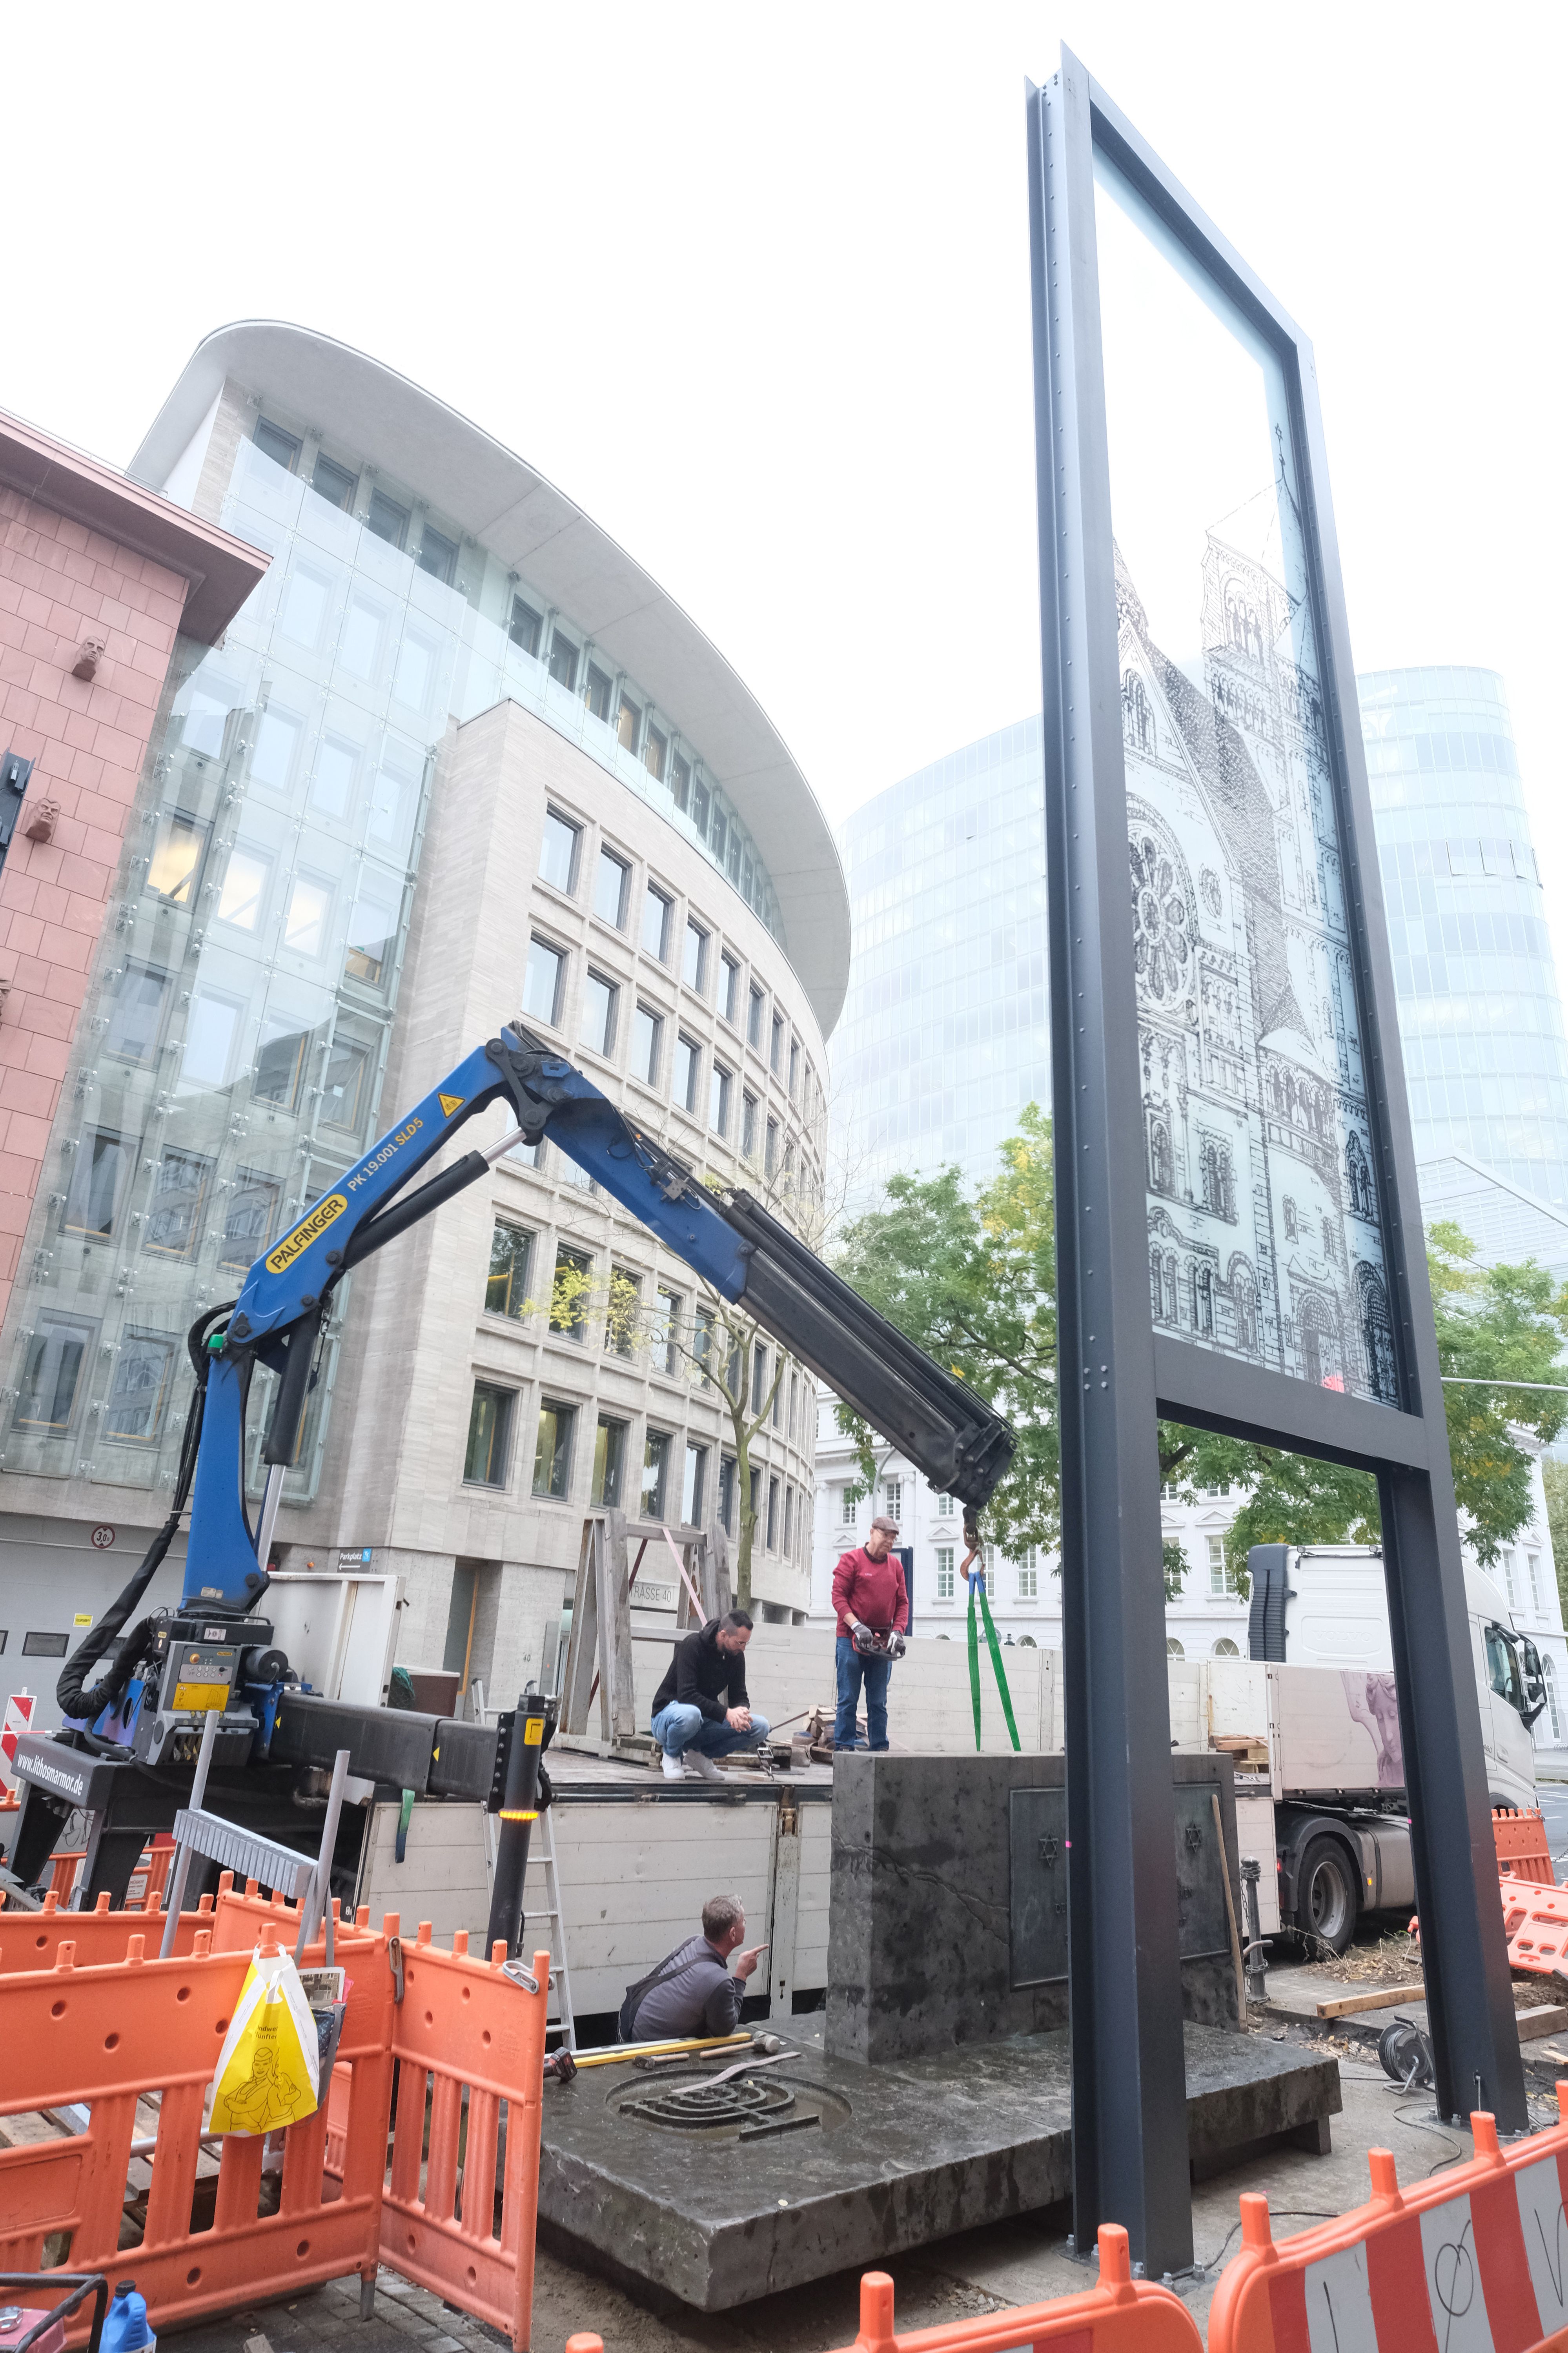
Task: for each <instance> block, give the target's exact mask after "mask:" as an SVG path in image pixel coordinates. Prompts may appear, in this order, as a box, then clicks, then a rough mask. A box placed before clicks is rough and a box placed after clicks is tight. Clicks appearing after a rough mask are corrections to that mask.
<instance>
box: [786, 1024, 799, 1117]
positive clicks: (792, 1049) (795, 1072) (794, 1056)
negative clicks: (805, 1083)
mask: <svg viewBox="0 0 1568 2353" xmlns="http://www.w3.org/2000/svg"><path fill="white" fill-rule="evenodd" d="M799 1079H800V1039H798V1038H792V1039H790V1041H789V1099H790V1101H791V1103H794V1101H795V1089H796V1086H797V1084H798V1082H799Z"/></svg>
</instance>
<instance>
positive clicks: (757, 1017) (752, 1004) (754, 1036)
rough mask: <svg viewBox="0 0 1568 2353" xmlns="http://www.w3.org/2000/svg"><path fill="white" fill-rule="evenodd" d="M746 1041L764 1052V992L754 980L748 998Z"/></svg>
mask: <svg viewBox="0 0 1568 2353" xmlns="http://www.w3.org/2000/svg"><path fill="white" fill-rule="evenodd" d="M746 1043H747V1045H748V1046H754V1047H755V1048H756V1049H757V1051H758V1052H759V1053H761V1052H762V1050H763V992H762V990H761V989H760V988H759V987H757V985H756V983H755V982H754V981H753V982H752V991H751V995H750V996H749V997H747V999H746Z"/></svg>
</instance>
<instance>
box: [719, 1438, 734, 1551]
mask: <svg viewBox="0 0 1568 2353" xmlns="http://www.w3.org/2000/svg"><path fill="white" fill-rule="evenodd" d="M735 1486H736V1480H735V1458H734V1456H733V1455H732V1454H721V1456H720V1457H719V1519H720V1523H721V1525H722V1527H723V1529H724V1531H725V1533H726V1535H734V1533H735Z"/></svg>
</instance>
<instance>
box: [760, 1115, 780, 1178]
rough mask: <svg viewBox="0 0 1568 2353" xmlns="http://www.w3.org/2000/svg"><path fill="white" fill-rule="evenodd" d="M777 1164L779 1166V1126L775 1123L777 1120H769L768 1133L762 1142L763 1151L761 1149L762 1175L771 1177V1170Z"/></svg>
mask: <svg viewBox="0 0 1568 2353" xmlns="http://www.w3.org/2000/svg"><path fill="white" fill-rule="evenodd" d="M778 1164H779V1124H778V1122H777V1120H776V1119H770V1120H769V1122H768V1132H767V1136H766V1138H765V1142H764V1149H763V1173H764V1174H765V1175H767V1176H772V1175H773V1170H774V1169H775V1168H776V1167H777V1166H778Z"/></svg>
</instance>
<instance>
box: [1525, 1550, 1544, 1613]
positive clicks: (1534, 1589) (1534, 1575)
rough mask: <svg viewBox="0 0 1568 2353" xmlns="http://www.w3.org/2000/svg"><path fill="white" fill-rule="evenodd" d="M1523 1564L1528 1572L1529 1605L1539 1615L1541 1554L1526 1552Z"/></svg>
mask: <svg viewBox="0 0 1568 2353" xmlns="http://www.w3.org/2000/svg"><path fill="white" fill-rule="evenodd" d="M1524 1565H1525V1567H1526V1568H1527V1569H1528V1570H1529V1572H1530V1606H1531V1609H1533V1610H1534V1611H1535V1613H1536V1615H1537V1617H1539V1616H1540V1614H1541V1555H1540V1554H1539V1553H1538V1552H1527V1553H1526V1554H1525V1556H1524Z"/></svg>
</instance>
